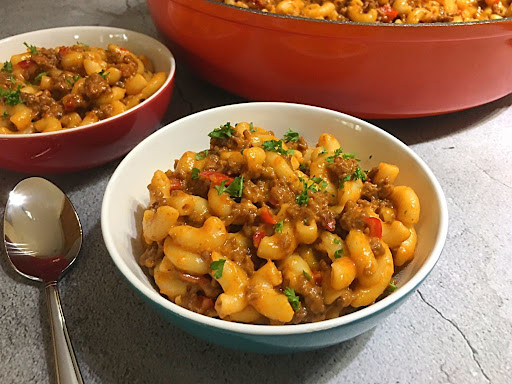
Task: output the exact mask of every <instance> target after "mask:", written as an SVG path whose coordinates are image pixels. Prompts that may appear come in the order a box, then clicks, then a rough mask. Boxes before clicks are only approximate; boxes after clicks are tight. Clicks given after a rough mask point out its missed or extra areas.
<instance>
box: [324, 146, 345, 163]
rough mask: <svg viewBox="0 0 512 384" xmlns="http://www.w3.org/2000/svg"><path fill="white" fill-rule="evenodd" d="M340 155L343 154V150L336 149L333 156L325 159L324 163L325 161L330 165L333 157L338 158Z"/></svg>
mask: <svg viewBox="0 0 512 384" xmlns="http://www.w3.org/2000/svg"><path fill="white" fill-rule="evenodd" d="M342 153H343V149H341V148H336V149H335V150H334V155H333V156H329V157H327V158H326V159H325V161H327V162H328V163H329V164H332V163H334V158H335V157H338V156H340V155H341V154H342Z"/></svg>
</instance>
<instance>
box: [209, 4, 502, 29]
mask: <svg viewBox="0 0 512 384" xmlns="http://www.w3.org/2000/svg"><path fill="white" fill-rule="evenodd" d="M218 1H221V2H224V3H226V4H229V5H236V6H239V7H243V8H253V9H257V10H260V11H263V12H270V13H278V14H281V15H288V16H302V17H307V18H312V19H322V20H338V21H355V22H363V23H375V22H382V23H397V24H400V23H440V22H464V21H477V20H496V19H501V18H504V17H511V16H512V3H511V1H510V0H458V1H456V0H419V1H417V0H416V1H410V0H379V1H375V0H315V1H313V0H261V1H254V0H237V1H235V0H218Z"/></svg>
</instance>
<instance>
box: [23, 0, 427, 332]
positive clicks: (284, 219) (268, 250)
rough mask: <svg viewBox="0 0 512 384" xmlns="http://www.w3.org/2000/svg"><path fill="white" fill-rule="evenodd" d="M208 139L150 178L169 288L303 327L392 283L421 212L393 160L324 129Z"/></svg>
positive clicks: (153, 221)
mask: <svg viewBox="0 0 512 384" xmlns="http://www.w3.org/2000/svg"><path fill="white" fill-rule="evenodd" d="M311 9H312V10H313V8H311ZM314 9H316V11H317V12H321V11H322V9H324V8H321V7H320V8H314ZM326 9H327V10H328V11H329V12H331V11H332V9H331V8H326ZM133 81H134V82H135V83H134V84H132V85H130V87H132V86H133V87H134V88H137V87H139V86H138V85H137V84H136V83H137V82H139V81H141V82H142V80H141V79H136V78H135V77H134V79H133ZM130 87H129V88H128V89H127V92H131V91H130ZM21 112H22V111H21ZM21 112H20V113H21ZM48 124H50V122H48ZM209 136H210V137H211V141H210V148H208V150H204V151H201V152H192V151H187V152H185V153H184V154H183V155H182V156H181V158H180V159H178V160H177V161H176V163H175V169H174V170H168V171H166V172H164V171H161V170H157V171H156V172H155V173H154V175H153V178H152V180H151V183H150V184H149V186H148V190H149V196H150V205H149V207H148V208H147V210H146V211H145V212H144V217H143V222H142V235H143V239H144V243H145V244H146V246H147V250H146V251H145V252H144V254H143V255H142V256H141V258H140V264H141V265H142V266H144V267H147V268H148V270H149V273H150V275H152V276H153V277H154V279H155V283H156V285H157V286H158V288H159V290H160V293H161V294H163V295H165V296H167V297H168V298H169V299H170V300H172V301H174V302H175V303H176V304H178V305H181V306H183V307H185V308H188V309H190V310H193V311H195V312H198V313H201V314H204V315H207V316H217V317H220V318H221V319H224V320H228V321H238V322H243V323H254V324H287V323H288V324H297V323H303V322H312V321H320V320H325V319H330V318H333V317H337V316H342V315H343V314H346V313H349V312H351V311H354V310H356V309H357V308H359V307H363V306H367V305H371V304H372V303H374V302H375V301H376V300H378V299H379V298H381V297H383V296H385V295H387V294H390V293H391V292H392V291H393V290H394V289H396V285H395V283H394V280H393V274H394V273H395V268H396V267H401V266H403V265H404V264H406V263H407V262H408V261H410V260H411V259H412V258H413V257H414V250H415V248H416V243H417V235H416V231H415V229H414V225H415V224H416V223H417V222H418V221H419V219H420V203H419V199H418V196H417V195H416V193H415V192H414V190H413V189H412V188H410V187H408V186H394V185H393V183H394V182H395V179H396V178H397V176H398V172H399V169H398V167H397V166H396V165H393V164H387V163H380V164H379V165H378V166H377V167H375V168H374V169H372V170H371V171H369V172H368V171H363V170H362V169H361V168H360V165H359V160H358V159H357V158H356V156H355V155H354V154H351V153H347V152H344V151H343V150H342V149H341V146H340V142H339V141H338V140H337V139H336V138H335V137H333V136H332V135H329V134H325V133H324V134H322V135H321V136H320V138H319V140H318V143H317V144H316V146H315V147H314V148H309V147H308V145H307V143H306V142H305V140H304V139H303V138H302V137H301V136H300V135H299V133H298V132H294V131H291V130H289V131H288V132H287V133H286V134H285V136H284V138H283V139H279V138H278V137H276V136H275V135H274V133H273V132H270V131H265V130H264V129H262V128H259V127H255V126H254V125H253V124H252V123H246V122H243V123H239V124H237V125H236V126H231V124H230V123H227V124H225V125H223V126H221V127H219V128H217V129H214V130H213V131H212V132H211V133H210V134H209ZM294 164H295V165H294Z"/></svg>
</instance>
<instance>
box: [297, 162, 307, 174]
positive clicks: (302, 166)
mask: <svg viewBox="0 0 512 384" xmlns="http://www.w3.org/2000/svg"><path fill="white" fill-rule="evenodd" d="M299 170H301V171H302V172H304V173H305V172H306V171H307V170H308V169H307V168H306V165H305V164H301V165H299Z"/></svg>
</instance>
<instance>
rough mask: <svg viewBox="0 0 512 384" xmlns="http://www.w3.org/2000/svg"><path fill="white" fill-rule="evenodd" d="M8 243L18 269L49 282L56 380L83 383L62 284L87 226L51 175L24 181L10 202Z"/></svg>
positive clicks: (6, 224)
mask: <svg viewBox="0 0 512 384" xmlns="http://www.w3.org/2000/svg"><path fill="white" fill-rule="evenodd" d="M4 244H5V250H6V254H7V257H8V258H9V261H10V262H11V264H12V266H13V267H14V269H15V270H16V271H17V272H18V273H19V274H21V275H22V276H24V277H26V278H28V279H31V280H37V281H41V282H44V283H45V284H46V288H45V291H46V298H47V303H48V309H49V312H50V315H51V317H50V320H51V321H50V323H51V326H52V339H53V346H54V355H55V366H56V371H57V382H58V383H59V384H75V383H77V384H83V381H82V378H81V375H80V370H79V368H78V363H77V362H76V358H75V355H74V352H73V347H72V345H71V340H70V338H69V334H68V331H67V328H66V323H65V321H64V315H63V313H62V308H61V305H60V299H59V292H58V290H57V282H58V280H59V279H60V278H61V277H62V275H63V274H64V273H65V272H66V271H67V270H68V269H69V267H70V266H71V265H72V264H73V262H74V261H75V260H76V257H77V256H78V253H79V252H80V248H81V246H82V227H81V226H80V220H79V219H78V216H77V214H76V211H75V209H74V208H73V205H72V204H71V201H70V200H69V199H68V198H67V196H66V195H65V194H64V192H62V191H61V190H60V189H59V188H58V187H57V186H55V185H54V184H52V183H51V182H49V181H48V180H45V179H43V178H40V177H31V178H28V179H25V180H23V181H21V182H20V183H18V185H16V187H14V189H13V190H12V191H11V193H10V194H9V199H8V200H7V204H6V207H5V213H4Z"/></svg>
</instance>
